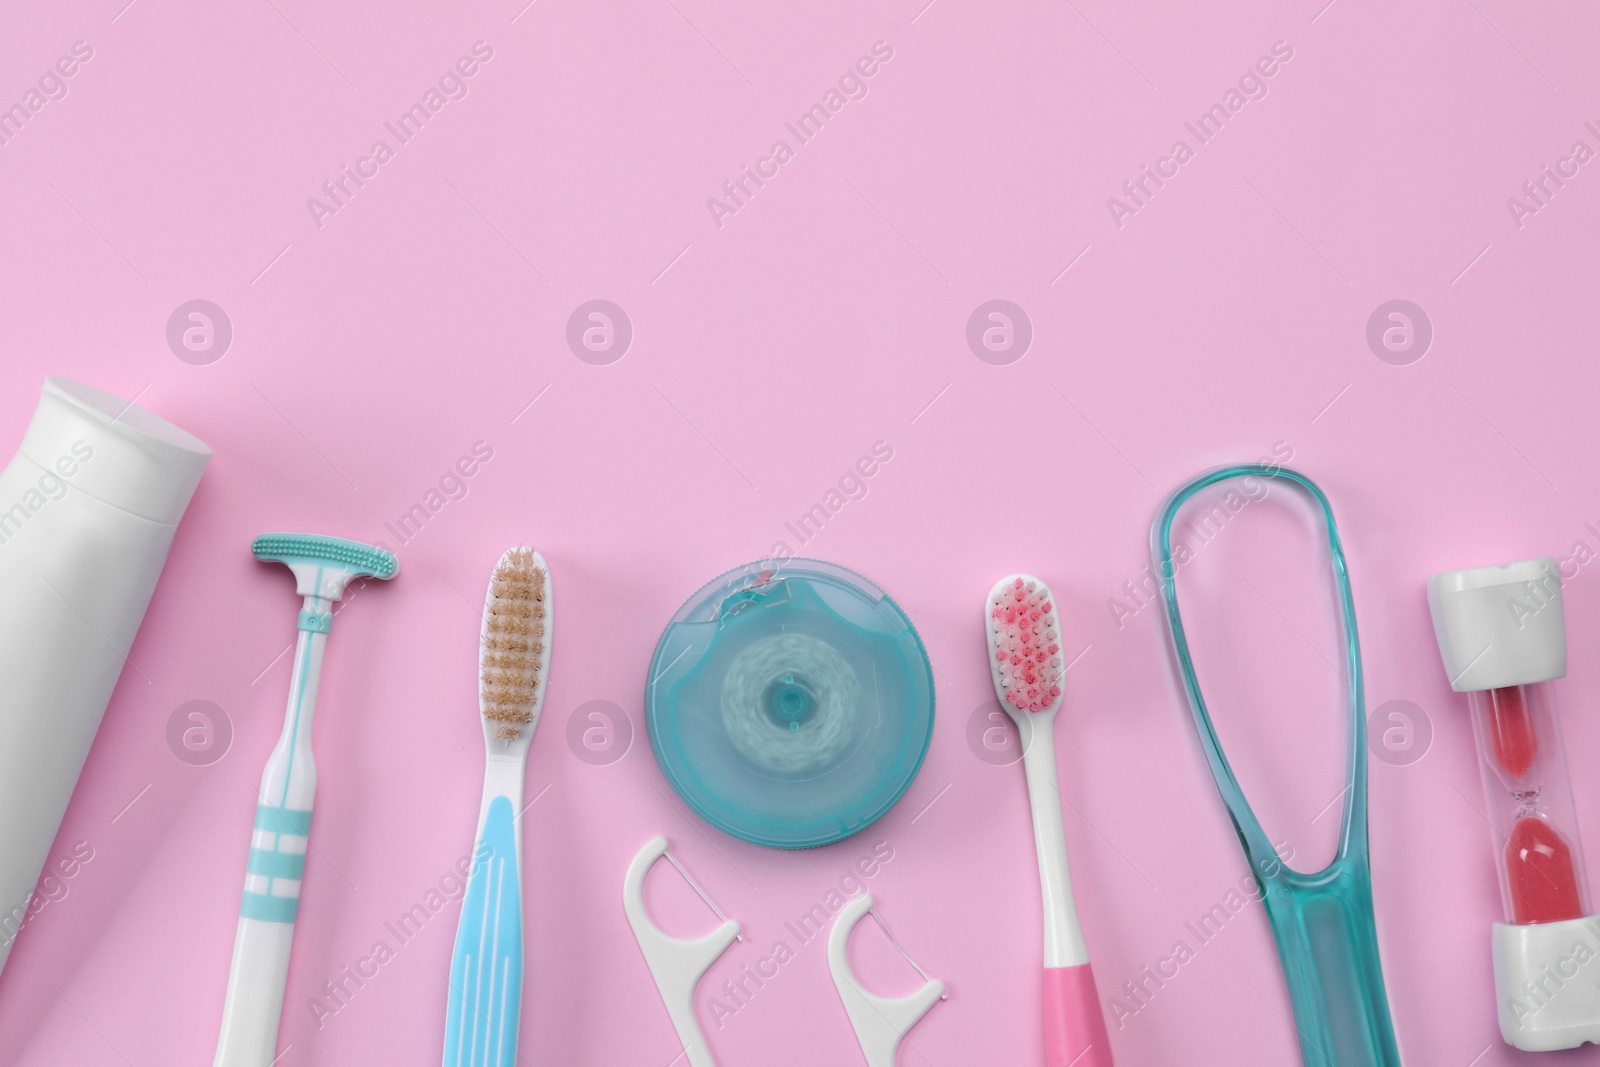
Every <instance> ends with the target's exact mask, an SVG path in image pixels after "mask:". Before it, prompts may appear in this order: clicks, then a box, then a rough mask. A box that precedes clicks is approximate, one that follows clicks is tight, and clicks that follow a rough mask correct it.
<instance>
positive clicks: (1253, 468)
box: [1151, 464, 1400, 1067]
mask: <svg viewBox="0 0 1600 1067" xmlns="http://www.w3.org/2000/svg"><path fill="white" fill-rule="evenodd" d="M1245 477H1257V478H1272V479H1277V480H1278V481H1281V482H1283V483H1286V484H1288V485H1292V486H1295V487H1297V488H1299V489H1300V490H1303V491H1304V492H1305V493H1306V494H1307V495H1308V496H1309V497H1310V498H1311V499H1312V501H1313V502H1314V503H1315V504H1316V505H1317V506H1318V507H1319V508H1320V509H1321V510H1322V516H1323V519H1324V521H1325V523H1326V529H1327V535H1328V553H1329V557H1330V560H1331V562H1332V565H1333V575H1334V580H1335V582H1336V583H1337V586H1338V594H1339V613H1340V617H1341V619H1342V621H1343V623H1344V632H1345V659H1346V666H1347V670H1348V674H1347V681H1348V696H1349V700H1348V706H1349V714H1350V734H1349V750H1348V753H1347V758H1346V765H1345V766H1346V774H1345V790H1344V813H1343V819H1342V822H1341V825H1340V829H1339V851H1338V854H1337V855H1336V856H1335V857H1334V859H1333V862H1331V863H1329V864H1328V866H1327V867H1325V868H1323V869H1322V870H1320V871H1314V872H1310V873H1302V872H1300V871H1296V870H1292V869H1290V868H1289V867H1287V866H1285V865H1284V864H1283V862H1282V861H1281V860H1280V859H1279V858H1278V856H1277V853H1276V852H1275V851H1274V849H1273V847H1272V844H1271V842H1270V841H1269V840H1268V839H1267V835H1266V831H1264V830H1263V829H1262V828H1261V823H1260V821H1259V820H1258V819H1257V818H1256V816H1255V813H1254V812H1253V811H1251V810H1250V803H1249V801H1247V800H1246V799H1245V795H1244V791H1243V790H1242V789H1240V787H1239V782H1238V780H1237V779H1236V778H1235V777H1234V774H1233V769H1232V768H1231V767H1230V766H1229V765H1228V759H1227V757H1226V756H1225V755H1223V752H1222V744H1221V742H1220V741H1218V740H1217V732H1216V730H1215V729H1214V728H1213V727H1212V725H1211V714H1210V712H1209V711H1208V710H1207V709H1206V701H1205V697H1204V696H1203V695H1202V694H1201V692H1200V683H1199V681H1198V679H1197V678H1196V676H1195V669H1194V660H1193V658H1192V657H1191V654H1190V651H1189V640H1188V638H1187V636H1186V635H1185V634H1184V629H1183V619H1182V617H1181V616H1180V614H1179V612H1178V590H1177V583H1176V575H1177V565H1176V564H1174V562H1173V549H1172V524H1173V520H1174V519H1175V518H1176V517H1177V514H1178V511H1179V509H1181V508H1182V507H1183V505H1184V504H1185V503H1186V502H1187V501H1188V500H1189V498H1190V497H1192V496H1194V495H1195V494H1196V493H1199V492H1200V491H1201V490H1204V489H1206V488H1208V487H1210V486H1213V485H1216V484H1217V483H1218V482H1224V481H1228V480H1229V479H1233V478H1245ZM1151 536H1152V542H1153V550H1154V555H1155V563H1156V572H1157V574H1158V575H1159V577H1160V582H1161V599H1162V601H1163V604H1164V606H1165V608H1166V619H1167V626H1168V631H1169V635H1170V637H1171V639H1172V649H1173V653H1174V656H1175V658H1176V660H1177V667H1178V674H1179V677H1180V678H1181V680H1182V683H1183V689H1184V693H1185V694H1186V695H1187V696H1188V698H1189V710H1190V711H1191V712H1192V713H1193V715H1194V724H1195V729H1196V730H1197V731H1198V732H1199V734H1200V744H1201V746H1202V747H1203V748H1204V749H1205V753H1206V761H1207V762H1208V763H1209V764H1210V766H1211V776H1212V778H1214V779H1215V780H1216V783H1217V791H1218V792H1220V793H1221V794H1222V802H1223V804H1225V805H1226V806H1227V808H1228V814H1229V816H1231V817H1232V819H1233V824H1234V828H1235V830H1237V831H1238V834H1239V842H1240V844H1241V845H1242V846H1243V847H1244V851H1245V855H1246V857H1247V858H1248V859H1249V860H1250V869H1251V871H1252V873H1254V875H1255V878H1256V882H1257V883H1258V884H1259V885H1260V886H1261V890H1262V901H1263V903H1264V905H1265V907H1266V910H1267V920H1268V922H1269V923H1270V924H1271V926H1272V936H1273V938H1274V940H1276V942H1277V944H1278V957H1279V959H1280V960H1281V961H1282V963H1283V976H1284V980H1285V982H1286V983H1287V985H1288V987H1289V1001H1290V1003H1291V1004H1292V1005H1293V1007H1294V1024H1295V1029H1296V1030H1298V1031H1299V1034H1300V1055H1301V1058H1302V1059H1303V1060H1304V1061H1305V1063H1306V1064H1308V1065H1312V1067H1399V1064H1400V1052H1399V1048H1398V1047H1397V1045H1396V1043H1395V1037H1394V1024H1393V1022H1392V1021H1391V1020H1390V1018H1389V1004H1388V1000H1387V999H1386V995H1385V992H1384V986H1383V969H1382V966H1381V964H1380V962H1379V957H1378V935H1377V930H1376V928H1375V926H1374V923H1373V917H1372V869H1371V867H1370V865H1369V862H1368V856H1367V725H1366V723H1367V715H1366V699H1365V696H1364V686H1363V681H1362V674H1361V645H1360V641H1359V639H1358V637H1357V634H1356V617H1355V605H1354V602H1353V601H1352V599H1351V596H1350V577H1349V574H1348V572H1347V571H1346V568H1345V558H1344V549H1343V547H1342V546H1341V544H1340V542H1339V530H1338V527H1337V526H1336V525H1335V523H1334V520H1333V508H1332V507H1331V506H1330V505H1329V503H1328V498H1327V497H1326V496H1324V495H1323V494H1322V490H1320V489H1318V488H1317V486H1316V485H1315V483H1313V482H1312V481H1311V480H1310V479H1309V478H1307V477H1306V476H1305V475H1303V474H1299V473H1297V472H1295V471H1291V470H1288V469H1286V468H1283V467H1277V466H1271V465H1266V464H1249V465H1244V466H1235V467H1222V468H1219V469H1217V470H1213V471H1208V472H1206V473H1205V474H1202V475H1200V476H1199V477H1197V478H1195V479H1193V480H1192V481H1190V482H1188V483H1187V484H1185V485H1183V486H1180V487H1179V488H1178V489H1177V491H1176V492H1174V493H1173V494H1172V496H1171V497H1170V498H1169V499H1168V500H1167V502H1166V504H1165V506H1164V507H1163V508H1162V509H1161V514H1160V516H1159V518H1157V520H1156V524H1155V528H1154V529H1153V530H1152V531H1151Z"/></svg>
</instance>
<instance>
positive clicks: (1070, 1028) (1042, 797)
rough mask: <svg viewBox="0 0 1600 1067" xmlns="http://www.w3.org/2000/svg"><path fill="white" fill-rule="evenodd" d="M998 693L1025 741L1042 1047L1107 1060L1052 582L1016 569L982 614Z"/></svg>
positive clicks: (1050, 1059)
mask: <svg viewBox="0 0 1600 1067" xmlns="http://www.w3.org/2000/svg"><path fill="white" fill-rule="evenodd" d="M984 631H985V632H986V633H987V634H988V638H989V670H990V673H991V675H992V676H993V679H994V691H995V695H996V696H998V697H999V698H1000V703H1001V705H1002V706H1004V707H1005V709H1006V713H1007V714H1009V715H1010V716H1011V718H1012V719H1013V720H1014V721H1015V722H1016V724H1017V729H1018V731H1020V733H1021V735H1022V738H1023V765H1024V767H1025V768H1026V769H1027V773H1028V799H1029V801H1030V802H1031V804H1032V807H1033V840H1034V844H1035V846H1037V848H1038V850H1039V886H1040V889H1041V890H1042V891H1043V895H1044V989H1043V996H1044V1045H1045V1063H1046V1065H1047V1067H1069V1065H1070V1067H1111V1042H1110V1039H1109V1038H1108V1037H1107V1036H1106V1021H1105V1016H1104V1015H1103V1014H1101V1009H1100V998H1099V996H1098V995H1097V994H1096V992H1095V986H1094V974H1093V973H1092V972H1091V971H1090V970H1089V950H1088V949H1087V948H1085V947H1084V943H1083V930H1082V928H1080V927H1079V925H1078V910H1077V908H1076V907H1075V906H1074V904H1073V902H1072V876H1071V875H1070V874H1069V873H1068V871H1067V841H1066V835H1065V834H1064V832H1063V830H1062V826H1061V796H1060V790H1059V787H1058V786H1057V785H1056V746H1055V733H1054V728H1055V721H1056V713H1057V712H1058V711H1060V710H1061V704H1062V682H1063V681H1064V679H1065V674H1066V672H1065V670H1064V669H1063V667H1062V662H1061V628H1060V625H1059V622H1058V620H1057V612H1056V610H1055V598H1054V597H1052V596H1051V595H1050V588H1049V586H1047V585H1045V584H1044V583H1043V582H1041V581H1040V580H1039V579H1037V578H1035V577H1033V576H1031V575H1027V574H1013V575H1008V576H1007V577H1005V578H1002V579H1001V580H1000V581H999V582H997V583H995V587H994V588H993V589H992V590H990V592H989V601H988V604H987V610H986V611H985V618H984Z"/></svg>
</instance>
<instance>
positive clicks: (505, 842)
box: [444, 796, 522, 1067]
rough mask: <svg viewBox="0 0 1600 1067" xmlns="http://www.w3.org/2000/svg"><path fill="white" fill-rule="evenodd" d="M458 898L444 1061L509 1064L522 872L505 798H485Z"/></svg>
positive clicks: (518, 986) (489, 1066) (458, 1066)
mask: <svg viewBox="0 0 1600 1067" xmlns="http://www.w3.org/2000/svg"><path fill="white" fill-rule="evenodd" d="M472 860H473V863H472V873H471V876H470V878H469V879H468V881H467V895H466V897H465V899H464V900H463V901H462V904H461V924H460V926H459V927H458V928H457V929H456V947H455V953H454V955H452V956H451V959H450V995H449V999H448V1008H447V1012H448V1014H447V1016H446V1018H445V1030H444V1067H513V1064H515V1062H516V1059H517V1026H518V1023H519V1020H520V1017H521V1014H522V877H521V875H522V871H521V864H520V863H519V861H518V856H517V833H516V820H515V817H514V815H513V814H512V808H511V801H510V800H509V799H508V798H507V797H504V796H496V797H494V798H493V799H492V800H490V801H489V802H488V810H487V812H486V814H485V815H484V819H483V828H482V829H481V830H480V831H479V832H478V842H477V845H476V846H475V847H474V849H473V856H472Z"/></svg>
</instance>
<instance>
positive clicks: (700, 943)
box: [622, 837, 739, 1067]
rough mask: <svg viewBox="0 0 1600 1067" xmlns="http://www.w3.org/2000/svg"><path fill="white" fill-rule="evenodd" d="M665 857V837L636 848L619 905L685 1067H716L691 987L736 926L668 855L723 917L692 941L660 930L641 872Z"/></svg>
mask: <svg viewBox="0 0 1600 1067" xmlns="http://www.w3.org/2000/svg"><path fill="white" fill-rule="evenodd" d="M666 855H667V839H666V838H664V837H657V838H654V839H653V840H651V841H650V842H649V843H647V844H646V845H645V846H644V847H643V848H641V849H640V850H639V853H638V855H636V856H634V857H633V862H632V863H630V864H628V876H627V878H625V879H624V880H623V883H622V906H623V909H624V910H625V911H627V913H628V924H629V925H630V926H632V927H633V936H634V938H635V939H636V940H637V941H638V942H639V950H640V951H641V952H643V953H644V961H645V963H647V964H649V966H650V975H651V977H653V978H654V979H655V980H656V989H657V990H658V991H659V992H660V993H661V1000H662V1003H664V1004H665V1005H666V1006H667V1014H668V1015H670V1016H671V1017H672V1026H673V1028H674V1029H675V1030H677V1032H678V1040H679V1041H681V1042H683V1049H684V1051H685V1052H687V1053H688V1054H689V1067H716V1061H715V1060H713V1059H712V1058H711V1048H710V1046H708V1045H707V1044H706V1038H705V1035H704V1034H703V1033H701V1032H700V1024H699V1023H698V1022H696V1021H695V1017H694V987H695V985H696V984H697V983H698V982H699V981H700V976H701V975H703V974H705V973H706V971H708V970H710V968H711V965H712V964H713V963H715V962H716V961H717V957H718V956H721V955H722V954H723V952H725V951H727V948H728V946H729V945H731V944H733V942H734V939H735V938H737V937H738V936H739V924H738V923H736V922H734V921H733V920H731V919H727V918H723V916H722V913H721V912H720V911H717V906H716V905H715V904H711V900H710V898H709V897H707V896H706V895H705V894H704V893H702V892H701V891H700V887H699V886H697V885H695V883H694V880H693V879H692V878H689V876H688V872H687V871H685V870H684V869H683V868H682V867H681V866H679V865H678V863H677V862H676V861H675V860H673V859H672V857H671V856H667V859H668V861H669V862H672V865H673V866H674V867H677V868H678V870H679V872H680V873H681V874H683V876H684V878H685V880H686V881H688V883H689V885H690V886H692V887H693V888H694V891H695V892H696V893H699V894H700V899H702V900H704V901H705V902H706V903H707V904H709V905H711V910H712V911H716V912H717V917H718V918H722V920H723V921H722V925H721V926H719V927H717V928H716V929H715V930H713V931H711V932H710V933H709V934H707V935H706V936H704V937H701V938H697V939H695V940H693V941H685V940H683V939H682V938H678V937H673V936H672V935H671V934H667V933H663V932H662V930H661V929H660V928H659V927H657V926H656V924H655V922H654V921H652V920H651V918H650V913H649V912H647V911H646V910H645V907H644V876H645V874H646V873H647V872H648V871H649V870H650V867H651V865H652V864H654V863H655V861H656V860H658V859H660V858H661V857H662V856H666Z"/></svg>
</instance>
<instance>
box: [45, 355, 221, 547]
mask: <svg viewBox="0 0 1600 1067" xmlns="http://www.w3.org/2000/svg"><path fill="white" fill-rule="evenodd" d="M19 451H20V452H21V454H22V455H24V456H26V457H28V458H29V459H31V460H32V461H33V462H35V463H37V464H38V465H39V466H40V467H42V468H44V469H45V470H46V471H49V472H51V473H53V474H56V475H57V476H59V477H61V478H62V480H63V481H65V482H67V483H69V484H70V485H71V486H72V487H73V488H74V489H78V490H80V491H82V492H85V493H88V494H89V495H90V496H92V497H95V498H97V499H99V500H102V501H104V502H105V503H107V504H111V505H113V506H115V507H119V508H122V509H123V510H124V511H130V512H132V513H133V514H135V515H138V516H140V517H142V518H146V519H149V520H151V521H152V522H159V523H166V524H174V523H176V522H177V521H178V520H179V519H181V518H183V512H184V509H186V508H187V507H188V506H189V498H190V497H192V496H193V495H194V491H195V487H196V486H198V485H199V484H200V476H201V475H202V474H204V473H205V469H206V464H207V463H208V462H209V461H210V459H211V449H210V447H209V446H208V445H206V443H205V442H204V441H202V440H200V439H199V438H198V437H196V436H194V435H193V434H191V433H189V432H188V431H186V430H182V429H179V428H178V427H176V426H174V425H173V424H172V423H170V422H168V421H167V420H166V419H163V418H159V417H157V416H155V415H152V414H150V413H149V412H148V411H146V410H144V409H143V408H141V407H135V406H134V405H133V404H130V403H129V402H128V401H126V400H122V399H120V398H118V397H116V396H113V395H112V394H110V393H108V392H106V391H105V390H104V389H96V388H95V387H94V386H92V385H85V384H84V383H82V382H75V381H73V380H72V379H70V378H46V379H45V382H44V390H43V395H42V396H41V397H40V398H39V407H38V410H37V411H35V412H34V415H33V421H32V422H31V423H29V424H28V431H27V433H26V434H24V435H23V438H22V447H21V449H20V450H19ZM68 472H70V474H69V473H68Z"/></svg>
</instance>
